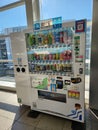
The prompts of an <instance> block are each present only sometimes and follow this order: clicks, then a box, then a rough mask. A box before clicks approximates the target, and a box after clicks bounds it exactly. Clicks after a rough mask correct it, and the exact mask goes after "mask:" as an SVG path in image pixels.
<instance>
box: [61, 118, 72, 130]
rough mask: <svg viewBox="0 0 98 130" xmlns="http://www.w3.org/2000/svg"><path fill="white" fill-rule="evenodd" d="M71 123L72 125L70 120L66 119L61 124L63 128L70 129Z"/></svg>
mask: <svg viewBox="0 0 98 130" xmlns="http://www.w3.org/2000/svg"><path fill="white" fill-rule="evenodd" d="M71 125H72V121H71V120H67V119H66V121H65V123H64V126H63V130H72V128H71Z"/></svg>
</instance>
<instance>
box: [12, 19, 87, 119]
mask: <svg viewBox="0 0 98 130" xmlns="http://www.w3.org/2000/svg"><path fill="white" fill-rule="evenodd" d="M85 31H86V20H78V21H72V22H65V23H62V20H61V17H58V18H53V19H49V20H44V21H40V22H36V23H35V24H34V28H33V30H31V31H30V30H26V31H24V32H21V33H13V34H11V40H12V52H13V60H14V69H15V79H16V89H17V96H18V102H19V103H21V104H26V105H30V106H31V109H32V110H36V111H40V112H43V113H48V114H52V115H56V116H59V117H63V118H67V119H71V120H75V121H78V122H84V101H85V100H84V93H85V90H84V88H85V36H86V35H85Z"/></svg>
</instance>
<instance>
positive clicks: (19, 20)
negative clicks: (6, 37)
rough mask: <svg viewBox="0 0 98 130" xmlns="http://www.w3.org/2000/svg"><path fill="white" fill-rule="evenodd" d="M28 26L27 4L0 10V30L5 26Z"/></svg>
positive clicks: (2, 31) (2, 30)
mask: <svg viewBox="0 0 98 130" xmlns="http://www.w3.org/2000/svg"><path fill="white" fill-rule="evenodd" d="M21 26H27V22H26V10H25V5H23V6H19V7H16V8H12V9H9V10H6V11H3V12H0V32H1V34H4V33H5V31H4V29H5V28H13V27H21Z"/></svg>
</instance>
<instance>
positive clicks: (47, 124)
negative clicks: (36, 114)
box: [37, 114, 65, 130]
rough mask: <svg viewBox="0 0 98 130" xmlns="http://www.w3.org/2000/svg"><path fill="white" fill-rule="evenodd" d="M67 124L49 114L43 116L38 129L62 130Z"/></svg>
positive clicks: (63, 120)
mask: <svg viewBox="0 0 98 130" xmlns="http://www.w3.org/2000/svg"><path fill="white" fill-rule="evenodd" d="M64 123H65V119H63V118H59V117H56V116H51V115H48V114H43V117H42V118H41V120H40V122H39V123H38V125H37V128H39V129H42V130H62V129H63V126H64Z"/></svg>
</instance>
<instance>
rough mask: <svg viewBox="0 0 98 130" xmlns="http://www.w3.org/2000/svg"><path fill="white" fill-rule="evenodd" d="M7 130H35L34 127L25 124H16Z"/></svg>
mask: <svg viewBox="0 0 98 130" xmlns="http://www.w3.org/2000/svg"><path fill="white" fill-rule="evenodd" d="M8 130H35V127H33V126H30V125H27V124H24V123H20V122H16V123H15V124H14V125H13V126H12V127H11V128H9V129H8Z"/></svg>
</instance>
